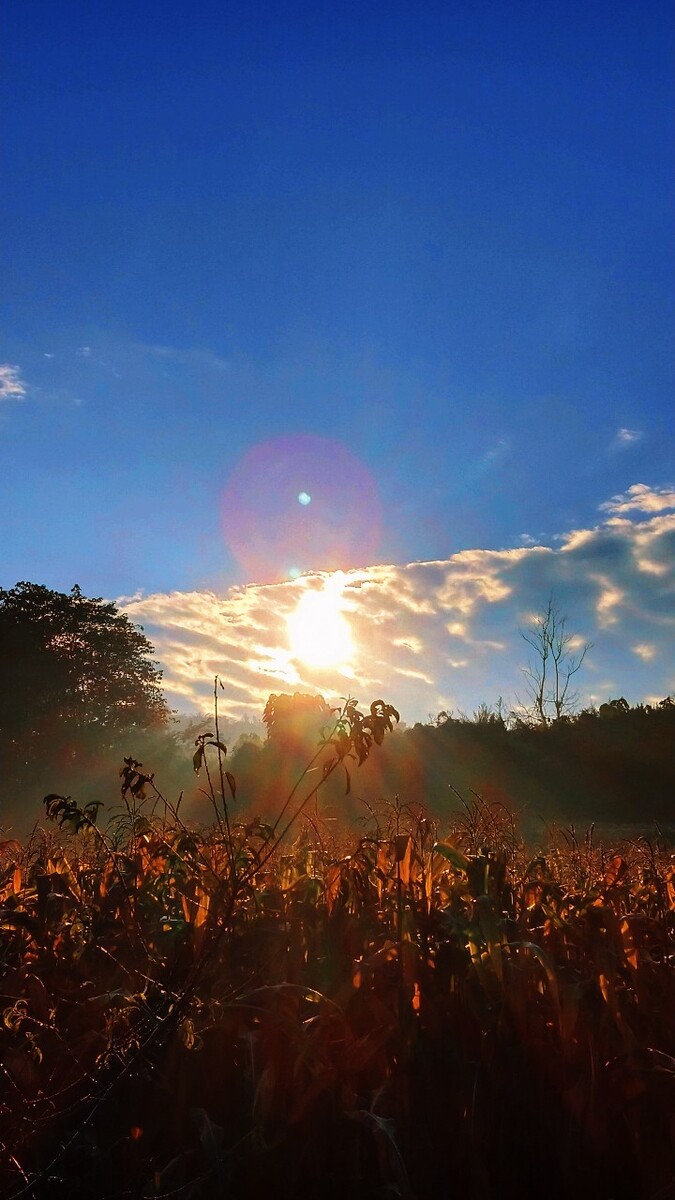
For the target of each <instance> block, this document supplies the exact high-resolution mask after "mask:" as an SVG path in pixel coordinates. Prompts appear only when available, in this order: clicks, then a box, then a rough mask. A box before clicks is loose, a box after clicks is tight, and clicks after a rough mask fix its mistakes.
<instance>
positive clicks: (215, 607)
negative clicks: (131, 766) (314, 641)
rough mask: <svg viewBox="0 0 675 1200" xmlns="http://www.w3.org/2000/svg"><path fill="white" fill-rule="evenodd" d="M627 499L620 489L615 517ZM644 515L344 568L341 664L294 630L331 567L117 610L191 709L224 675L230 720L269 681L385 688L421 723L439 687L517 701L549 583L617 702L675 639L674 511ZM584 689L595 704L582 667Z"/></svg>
mask: <svg viewBox="0 0 675 1200" xmlns="http://www.w3.org/2000/svg"><path fill="white" fill-rule="evenodd" d="M637 486H638V490H637V491H636V490H635V488H631V489H629V492H628V493H627V494H626V495H627V496H628V497H629V499H630V501H631V503H633V504H634V503H635V501H636V499H637V501H638V507H639V505H641V504H644V503H645V501H646V496H647V495H648V496H651V497H659V503H660V504H663V503H664V501H665V499H666V498H667V495H668V494H669V493H667V490H666V489H647V488H646V485H637ZM618 503H623V498H617V497H615V498H614V500H613V501H611V502H610V508H609V510H607V511H610V512H613V511H614V505H616V504H618ZM648 503H649V502H648ZM646 512H647V514H648V515H647V516H644V515H641V516H636V517H633V518H628V517H621V518H619V517H616V516H610V517H608V519H606V520H605V521H604V523H602V524H600V525H599V526H597V527H596V528H592V529H579V530H573V531H570V532H568V533H566V534H563V535H562V536H561V538H560V542H559V545H558V547H557V548H556V549H550V548H547V547H541V546H535V547H529V548H525V547H524V548H520V549H517V550H499V551H496V550H470V551H464V552H462V553H460V554H456V555H454V556H453V557H452V558H449V559H447V560H442V561H434V562H417V563H408V564H406V565H403V566H397V565H394V564H379V565H376V566H371V567H364V568H360V569H354V570H350V571H347V572H344V574H342V575H341V578H340V580H339V583H340V588H341V596H342V605H343V613H344V617H345V620H346V622H347V624H348V626H349V632H350V636H351V640H352V643H353V647H354V652H353V655H352V657H351V660H350V662H349V663H347V664H343V665H342V666H341V667H340V668H329V667H326V666H324V667H322V668H318V667H314V668H312V667H310V666H308V665H307V664H306V663H304V662H302V661H300V660H299V659H298V658H297V656H296V655H295V654H294V650H293V646H292V645H291V641H290V636H289V625H288V618H289V617H291V615H292V614H293V613H294V612H295V611H296V609H297V607H298V605H299V603H300V602H301V600H302V598H303V596H306V595H307V593H308V591H312V590H314V591H316V590H322V589H324V588H325V587H326V586H327V584H330V587H334V586H335V578H336V577H335V574H333V575H331V574H328V573H322V574H315V575H308V576H302V577H300V578H299V579H297V580H289V581H286V582H283V583H276V584H267V585H264V586H250V587H238V588H231V589H230V590H229V591H228V592H227V593H226V594H224V595H222V596H217V595H215V594H214V593H211V592H206V593H204V592H190V593H180V592H178V593H173V594H171V595H155V596H147V597H143V596H135V597H131V598H127V599H125V600H123V601H121V604H122V607H123V608H124V609H125V611H126V612H127V613H128V615H129V617H130V619H131V620H133V621H136V622H138V623H140V624H142V625H143V626H144V627H145V629H146V631H147V633H148V635H149V637H150V638H151V640H152V641H153V642H154V644H155V646H156V648H157V655H158V658H159V659H160V661H161V663H162V665H163V667H164V669H165V683H166V687H167V691H168V694H169V698H170V700H171V701H172V703H174V704H177V705H178V706H179V707H182V708H185V707H186V706H190V707H193V708H197V709H200V710H204V709H205V708H207V707H208V702H209V693H210V692H211V690H212V686H213V676H214V675H216V674H217V675H220V676H221V677H222V678H223V680H224V682H225V685H226V690H225V693H224V694H223V700H224V704H225V708H226V710H227V712H228V715H230V716H232V717H241V716H246V715H248V716H250V715H251V714H254V713H256V712H257V713H260V712H261V711H262V708H263V707H264V704H265V701H266V699H267V696H268V695H269V693H270V692H272V691H309V692H317V691H318V692H322V693H323V694H325V695H328V696H331V697H339V696H344V695H346V694H349V693H353V692H354V691H355V690H356V694H357V696H359V698H360V699H362V700H364V701H365V700H370V699H373V698H374V696H375V695H377V694H381V693H382V694H385V697H386V698H387V699H389V700H390V701H391V702H392V703H395V704H396V706H397V707H400V708H401V709H402V710H403V712H404V715H405V716H406V718H407V719H419V718H422V719H425V718H426V717H427V715H428V713H429V712H431V711H433V709H434V704H435V702H436V698H437V696H438V695H442V696H443V697H444V703H443V705H442V707H446V708H447V707H448V706H450V707H454V708H455V709H457V708H461V709H464V710H466V711H470V710H471V709H472V708H476V707H477V705H478V704H479V703H480V702H481V700H488V701H491V700H493V699H494V698H495V697H496V696H498V695H500V694H502V695H504V696H505V697H507V698H508V697H511V698H512V699H513V698H515V695H516V694H517V691H518V688H519V686H520V668H521V666H522V665H523V663H524V661H525V659H526V647H525V646H524V643H523V640H522V638H521V637H520V630H521V629H522V628H523V627H524V626H525V625H526V624H527V621H528V614H529V615H531V614H533V613H540V612H541V611H542V609H543V608H544V607H545V606H546V603H547V601H548V597H549V596H550V595H551V593H553V594H554V596H555V598H556V603H557V605H558V607H559V609H560V611H561V612H563V613H566V614H567V616H568V630H569V632H570V633H571V634H573V635H574V636H575V637H576V638H577V641H575V643H574V645H577V644H579V645H581V644H584V643H585V642H586V641H590V642H592V643H593V649H592V651H591V652H590V653H589V655H588V659H587V666H588V671H589V675H588V677H587V678H588V679H589V686H590V681H591V680H592V681H593V695H595V696H598V697H599V698H600V700H605V699H608V698H609V696H608V695H605V694H603V691H602V689H603V688H604V685H605V682H607V681H609V680H618V681H619V683H618V686H619V688H620V690H621V692H622V693H623V694H625V695H626V696H627V697H629V698H632V699H634V700H637V699H641V698H643V697H644V695H646V694H647V692H649V694H654V693H656V692H658V691H659V690H660V689H661V690H662V695H665V694H666V693H667V692H668V691H669V690H670V689H669V683H670V682H671V676H672V669H671V667H670V663H671V662H672V650H673V640H674V638H675V609H674V606H673V594H674V592H675V513H672V514H666V513H657V514H656V515H652V511H651V509H650V508H649V506H648V507H647V509H646ZM645 564H649V565H650V566H649V569H647V567H646V565H645ZM655 568H657V569H655ZM585 669H586V667H585V668H584V670H585ZM669 671H670V674H669ZM598 679H600V680H603V681H604V682H603V683H602V684H598V683H597V682H596V681H597V680H598ZM579 686H580V690H581V693H582V699H583V700H585V701H588V700H589V698H590V693H589V692H587V693H586V694H585V696H584V693H583V679H582V677H581V675H580V677H579ZM608 686H609V685H608ZM631 689H632V691H631Z"/></svg>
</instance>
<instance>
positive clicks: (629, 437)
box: [610, 426, 644, 450]
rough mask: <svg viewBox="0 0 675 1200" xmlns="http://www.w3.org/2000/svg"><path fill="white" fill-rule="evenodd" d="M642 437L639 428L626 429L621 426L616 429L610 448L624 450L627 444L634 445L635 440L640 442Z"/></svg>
mask: <svg viewBox="0 0 675 1200" xmlns="http://www.w3.org/2000/svg"><path fill="white" fill-rule="evenodd" d="M643 437H644V434H643V432H642V430H641V429H626V428H624V427H623V426H622V428H621V429H617V431H616V433H615V435H614V439H613V441H612V443H611V445H610V450H625V449H626V447H627V446H634V445H635V443H636V442H641V441H642V439H643Z"/></svg>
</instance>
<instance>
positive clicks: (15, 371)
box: [0, 363, 27, 401]
mask: <svg viewBox="0 0 675 1200" xmlns="http://www.w3.org/2000/svg"><path fill="white" fill-rule="evenodd" d="M26 390H27V389H26V384H25V383H24V381H23V379H22V378H21V374H20V368H19V367H16V366H11V365H10V363H0V401H2V400H23V398H24V396H25V395H26Z"/></svg>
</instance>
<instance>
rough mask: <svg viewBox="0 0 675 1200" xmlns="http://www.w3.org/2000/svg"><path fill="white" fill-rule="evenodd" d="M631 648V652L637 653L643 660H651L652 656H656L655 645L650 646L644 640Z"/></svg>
mask: <svg viewBox="0 0 675 1200" xmlns="http://www.w3.org/2000/svg"><path fill="white" fill-rule="evenodd" d="M632 650H633V654H637V656H638V658H641V659H642V661H643V662H651V661H652V659H653V658H656V646H650V645H648V644H647V643H646V642H642V644H641V645H639V646H633V647H632Z"/></svg>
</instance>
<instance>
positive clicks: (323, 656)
mask: <svg viewBox="0 0 675 1200" xmlns="http://www.w3.org/2000/svg"><path fill="white" fill-rule="evenodd" d="M288 636H289V643H290V649H291V653H292V655H293V657H294V658H297V659H299V660H300V661H301V662H303V663H305V664H306V665H307V666H309V667H343V666H347V665H348V664H349V662H350V660H351V658H352V656H353V653H354V645H353V642H352V635H351V631H350V629H349V624H348V622H347V620H346V617H345V615H344V608H343V582H342V579H341V577H340V575H339V574H338V575H336V576H334V577H333V578H331V579H328V580H326V582H325V584H324V587H323V588H322V590H321V591H315V590H311V591H307V592H305V594H304V595H303V596H301V598H300V600H299V601H298V605H297V608H296V609H295V611H294V612H293V613H291V615H290V617H289V618H288Z"/></svg>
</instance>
